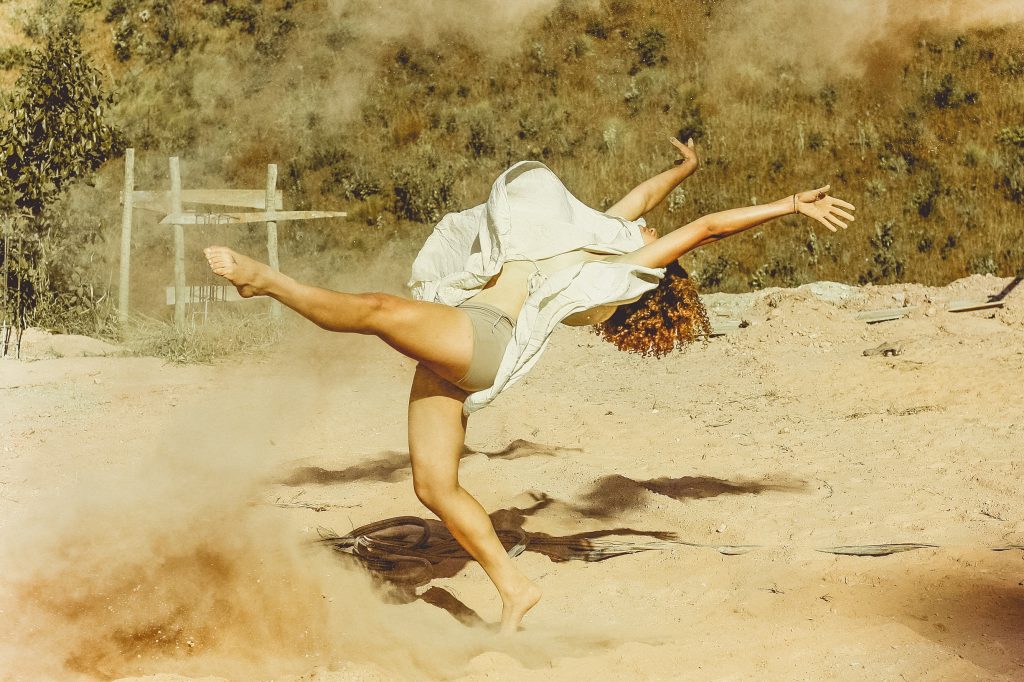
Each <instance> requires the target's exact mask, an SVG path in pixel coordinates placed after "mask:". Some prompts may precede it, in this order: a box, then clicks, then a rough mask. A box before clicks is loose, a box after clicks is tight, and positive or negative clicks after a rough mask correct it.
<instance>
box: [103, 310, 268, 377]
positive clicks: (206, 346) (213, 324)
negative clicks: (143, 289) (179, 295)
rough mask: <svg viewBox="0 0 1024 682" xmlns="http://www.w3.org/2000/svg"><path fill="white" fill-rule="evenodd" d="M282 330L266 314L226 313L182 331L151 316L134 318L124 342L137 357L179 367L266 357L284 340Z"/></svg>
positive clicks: (125, 333) (123, 339) (191, 325)
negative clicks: (221, 360)
mask: <svg viewBox="0 0 1024 682" xmlns="http://www.w3.org/2000/svg"><path fill="white" fill-rule="evenodd" d="M281 337H282V330H281V326H280V324H278V323H275V322H274V321H273V320H272V319H271V318H270V316H269V315H267V314H264V313H238V312H233V313H223V314H219V315H216V316H211V317H210V318H209V319H208V320H206V321H205V322H201V323H200V322H197V321H190V322H187V323H186V324H185V326H184V327H181V328H178V327H175V326H174V325H173V324H168V323H167V322H164V321H162V320H157V319H154V318H151V317H144V316H135V317H132V318H131V319H130V320H129V322H128V324H126V325H125V326H124V327H123V328H122V331H121V339H120V343H121V344H122V345H123V346H124V347H125V348H126V349H127V350H128V351H129V352H130V353H133V354H135V355H146V356H152V357H158V358H164V359H165V360H167V361H168V362H172V363H175V364H192V363H211V362H213V361H215V360H219V359H224V358H228V357H232V356H238V355H262V354H264V353H266V352H268V351H269V350H270V349H271V348H272V347H273V346H274V344H276V343H277V342H278V341H280V340H281Z"/></svg>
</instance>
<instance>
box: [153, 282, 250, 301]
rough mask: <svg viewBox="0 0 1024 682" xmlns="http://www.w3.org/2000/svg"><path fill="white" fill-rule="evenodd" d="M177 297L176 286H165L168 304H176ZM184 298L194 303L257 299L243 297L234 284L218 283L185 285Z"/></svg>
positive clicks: (165, 298) (165, 297) (165, 296)
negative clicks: (222, 284)
mask: <svg viewBox="0 0 1024 682" xmlns="http://www.w3.org/2000/svg"><path fill="white" fill-rule="evenodd" d="M177 298H178V297H177V296H176V295H175V293H174V287H164V300H165V301H166V303H167V305H174V302H175V301H176V300H177ZM182 298H183V299H184V301H185V303H187V304H193V305H194V304H197V303H208V302H211V301H214V302H217V301H219V302H223V303H236V302H238V301H251V300H255V297H250V298H242V296H241V294H239V293H238V289H236V288H234V287H233V286H227V285H225V286H221V285H217V284H204V285H192V286H187V287H185V291H184V294H183V295H182Z"/></svg>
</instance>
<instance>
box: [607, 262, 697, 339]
mask: <svg viewBox="0 0 1024 682" xmlns="http://www.w3.org/2000/svg"><path fill="white" fill-rule="evenodd" d="M594 331H595V332H597V335H598V336H600V337H601V338H603V339H604V340H605V341H608V342H610V343H612V344H614V345H615V347H616V348H618V349H619V350H625V351H630V352H632V353H640V355H643V356H648V355H653V356H654V357H656V358H660V357H662V356H663V355H667V354H668V353H671V352H672V350H673V349H675V348H677V347H682V346H685V345H687V344H691V343H693V342H694V341H696V340H697V338H699V337H701V336H703V337H704V338H705V339H706V338H708V337H709V336H710V335H711V322H710V321H709V320H708V312H707V310H706V309H705V308H704V304H703V303H701V301H700V297H699V296H698V295H697V287H696V286H694V284H693V281H692V280H691V279H690V278H689V276H688V275H687V274H686V270H684V269H683V267H682V266H681V265H679V263H677V262H672V263H670V264H669V266H668V267H667V268H666V270H665V277H664V279H663V280H662V281H661V284H659V285H658V286H657V287H655V288H654V289H651V290H650V291H648V292H646V293H645V294H644V295H643V296H641V297H640V298H639V299H637V300H636V301H634V302H633V303H627V304H624V305H620V306H619V307H618V309H617V310H616V311H615V312H614V313H613V314H612V316H611V317H609V318H608V319H607V320H605V321H604V322H602V323H601V324H598V325H595V326H594Z"/></svg>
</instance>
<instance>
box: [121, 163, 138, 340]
mask: <svg viewBox="0 0 1024 682" xmlns="http://www.w3.org/2000/svg"><path fill="white" fill-rule="evenodd" d="M134 192H135V150H134V149H132V148H131V147H129V148H128V149H126V150H125V152H124V194H123V195H122V204H123V207H122V208H121V280H120V287H119V288H118V291H117V317H118V319H120V321H121V323H122V324H123V323H124V322H126V321H127V320H128V287H129V286H130V285H129V282H130V274H131V257H132V256H131V253H132V201H133V196H132V195H133V193H134Z"/></svg>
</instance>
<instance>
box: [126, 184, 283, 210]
mask: <svg viewBox="0 0 1024 682" xmlns="http://www.w3.org/2000/svg"><path fill="white" fill-rule="evenodd" d="M124 197H125V195H124V193H122V194H121V203H124ZM181 202H182V203H183V204H213V205H215V206H237V207H240V208H263V209H265V208H266V207H267V193H266V190H262V189H183V190H181ZM132 203H133V204H134V205H135V207H136V208H143V209H146V210H147V211H159V212H160V213H170V212H171V194H170V192H159V191H156V192H153V191H149V190H135V191H134V192H132ZM283 206H284V192H282V191H281V190H277V192H276V193H275V194H274V208H275V209H277V210H281V208H283Z"/></svg>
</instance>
